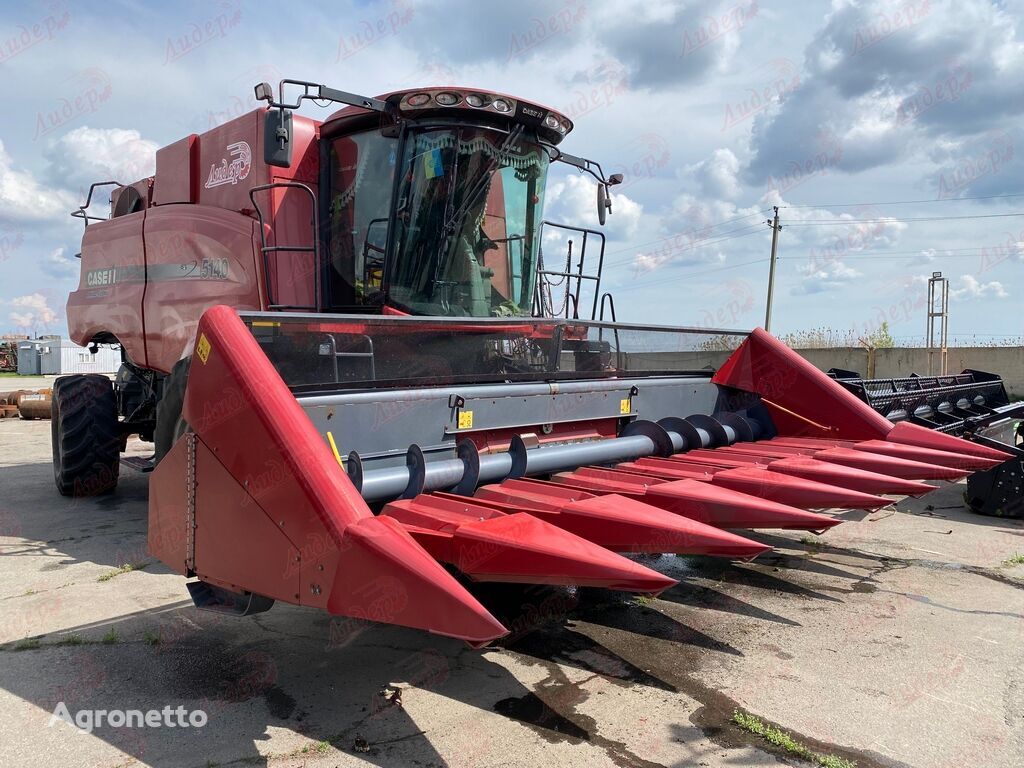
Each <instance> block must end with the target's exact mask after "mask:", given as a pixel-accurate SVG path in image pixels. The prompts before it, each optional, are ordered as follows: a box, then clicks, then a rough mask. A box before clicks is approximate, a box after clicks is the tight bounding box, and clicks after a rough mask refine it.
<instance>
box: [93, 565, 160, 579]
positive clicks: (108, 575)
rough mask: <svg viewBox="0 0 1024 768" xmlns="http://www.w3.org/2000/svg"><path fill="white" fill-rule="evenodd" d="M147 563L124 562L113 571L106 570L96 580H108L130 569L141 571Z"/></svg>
mask: <svg viewBox="0 0 1024 768" xmlns="http://www.w3.org/2000/svg"><path fill="white" fill-rule="evenodd" d="M147 565H149V563H125V564H124V565H122V566H121V567H120V568H117V569H115V570H113V571H107V572H106V573H104V574H103V575H102V576H100V577H99V578H98V579H96V581H110V580H111V579H112V578H114V577H115V576H120V575H121V574H122V573H129V572H131V571H141V570H142V569H143V568H145V567H146V566H147Z"/></svg>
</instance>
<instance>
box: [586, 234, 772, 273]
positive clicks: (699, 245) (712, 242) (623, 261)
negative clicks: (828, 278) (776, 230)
mask: <svg viewBox="0 0 1024 768" xmlns="http://www.w3.org/2000/svg"><path fill="white" fill-rule="evenodd" d="M746 229H749V227H748V228H746ZM761 231H763V230H762V229H761V225H760V223H759V224H758V225H757V227H756V228H754V229H752V230H751V231H749V232H743V231H741V230H734V232H736V233H737V234H733V235H731V236H729V237H725V236H724V234H727V233H723V237H721V238H719V239H718V240H710V241H702V242H696V243H694V244H690V245H687V246H685V247H683V248H679V249H676V250H678V251H680V252H685V251H694V250H696V249H698V248H707V247H709V246H712V245H718V244H719V243H724V242H725V241H726V240H735V239H737V238H740V237H749V236H750V235H756V234H757V233H758V232H761ZM637 255H638V256H642V255H643V254H637ZM655 258H657V257H655ZM668 258H670V257H667V258H666V259H665V261H668ZM635 260H636V259H635V257H634V258H628V259H620V260H618V261H612V262H608V263H606V264H605V265H604V266H605V268H606V269H607V268H608V267H618V266H622V265H624V264H629V263H630V262H633V261H635Z"/></svg>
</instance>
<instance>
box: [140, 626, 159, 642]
mask: <svg viewBox="0 0 1024 768" xmlns="http://www.w3.org/2000/svg"><path fill="white" fill-rule="evenodd" d="M142 639H143V640H145V641H146V644H147V645H159V644H160V635H159V634H158V633H156V632H153V631H151V630H148V629H147V630H146V633H145V634H144V635H143V636H142Z"/></svg>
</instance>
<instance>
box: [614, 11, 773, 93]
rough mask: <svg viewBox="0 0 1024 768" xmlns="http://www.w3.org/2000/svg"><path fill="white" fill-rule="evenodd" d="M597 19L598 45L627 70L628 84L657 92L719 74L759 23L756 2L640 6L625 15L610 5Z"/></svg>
mask: <svg viewBox="0 0 1024 768" xmlns="http://www.w3.org/2000/svg"><path fill="white" fill-rule="evenodd" d="M604 10H605V11H606V12H605V13H599V14H597V19H598V21H599V25H598V27H597V29H596V30H595V33H596V36H597V39H598V40H600V41H601V42H603V43H604V44H605V46H607V48H608V50H609V51H610V52H611V53H612V55H614V56H615V57H616V58H618V59H619V60H620V61H622V62H623V63H624V64H625V65H626V66H627V67H628V68H629V70H630V74H631V77H632V82H634V83H635V84H636V85H637V86H640V87H645V88H660V87H664V86H667V85H678V84H681V83H687V82H692V81H694V80H697V79H698V78H701V77H703V76H705V75H708V74H709V73H711V72H715V71H721V70H723V69H724V68H725V67H726V66H727V65H728V63H729V62H730V61H731V60H732V57H733V55H734V54H735V52H736V49H737V48H738V47H739V41H740V35H741V32H742V30H743V28H744V27H745V26H746V25H747V24H749V23H753V22H754V20H755V19H756V17H757V13H758V5H757V2H756V0H740V1H739V2H736V1H735V0H725V1H724V2H723V1H721V0H699V1H698V2H694V3H685V4H682V3H680V4H676V3H656V2H654V3H643V4H641V5H638V6H634V7H633V8H631V9H630V10H629V11H628V12H625V13H624V12H623V8H622V6H621V4H619V3H609V4H608V5H607V6H605V9H604Z"/></svg>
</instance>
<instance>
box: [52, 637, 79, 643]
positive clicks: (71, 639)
mask: <svg viewBox="0 0 1024 768" xmlns="http://www.w3.org/2000/svg"><path fill="white" fill-rule="evenodd" d="M81 644H82V637H81V635H68V636H67V637H62V638H61V639H60V640H58V641H57V642H56V643H54V645H81Z"/></svg>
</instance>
